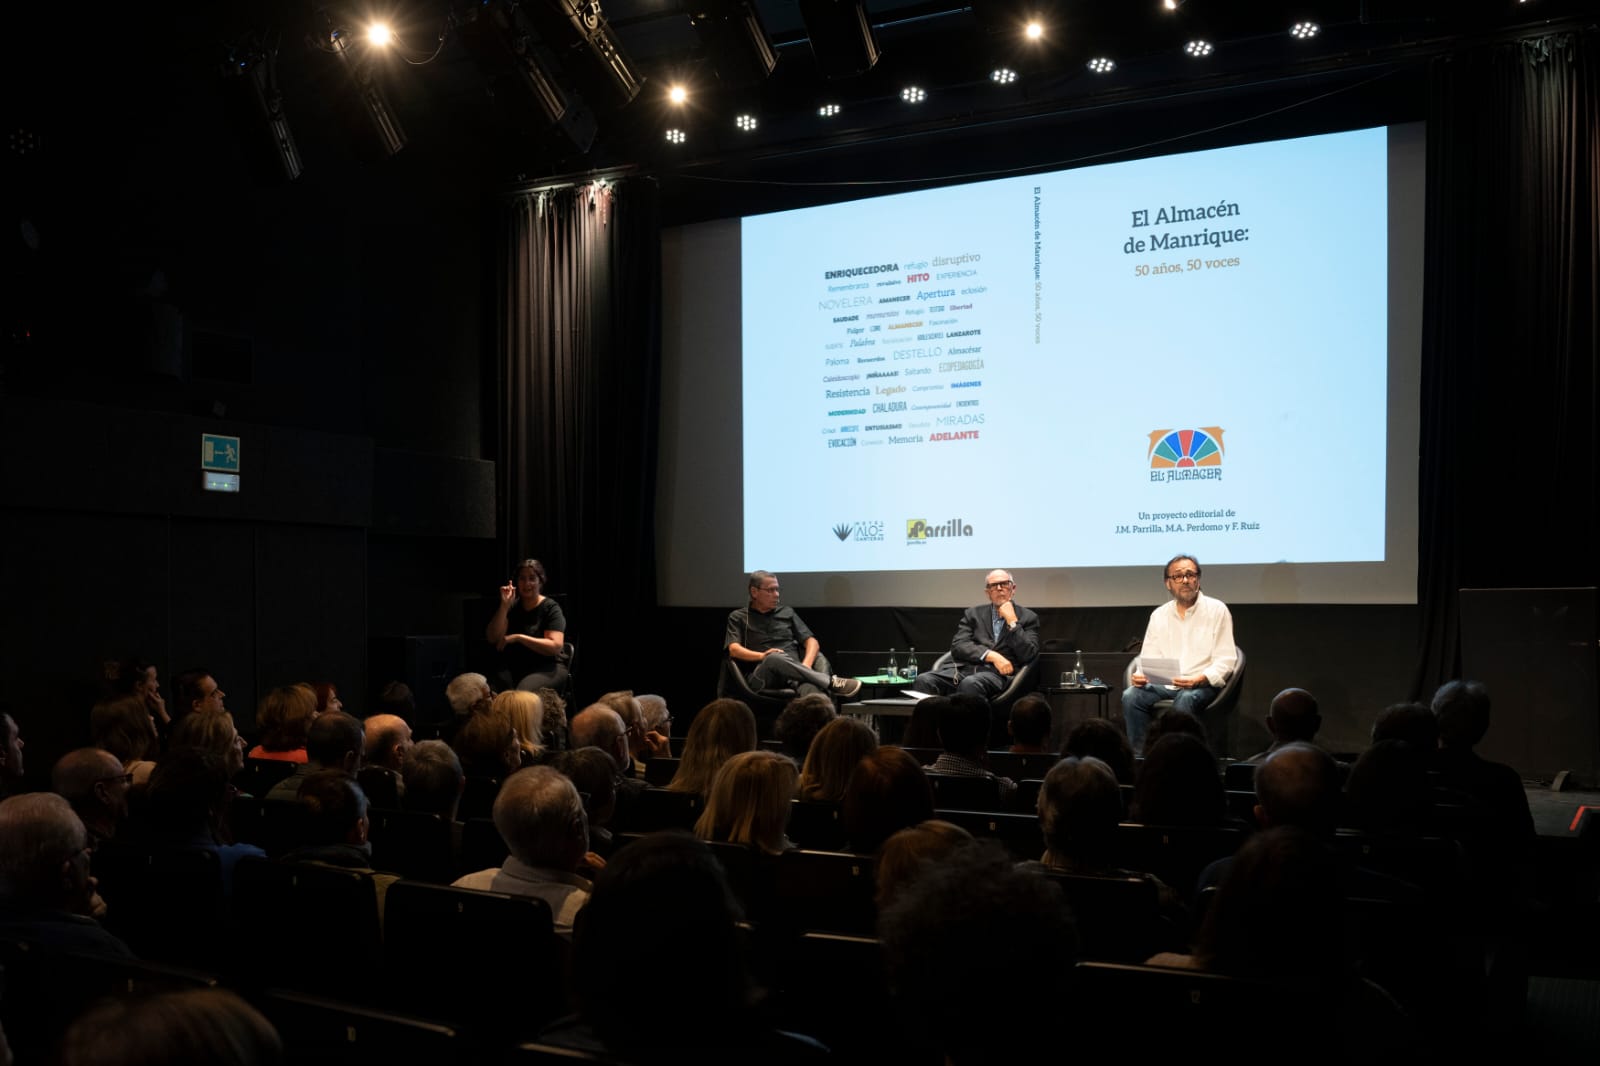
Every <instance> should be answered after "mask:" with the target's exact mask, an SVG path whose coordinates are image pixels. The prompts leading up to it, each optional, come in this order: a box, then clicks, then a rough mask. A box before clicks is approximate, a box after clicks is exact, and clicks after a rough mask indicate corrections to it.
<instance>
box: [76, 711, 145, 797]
mask: <svg viewBox="0 0 1600 1066" xmlns="http://www.w3.org/2000/svg"><path fill="white" fill-rule="evenodd" d="M89 733H90V736H91V737H92V738H93V741H94V746H95V747H97V748H104V749H105V750H106V751H109V752H110V753H111V754H113V755H115V756H116V757H117V760H118V761H119V762H121V763H122V768H123V770H125V771H126V772H128V773H130V774H132V775H133V783H134V784H135V785H136V786H143V785H144V783H145V782H146V781H148V780H149V779H150V771H151V770H154V769H155V768H156V764H155V760H154V759H153V758H150V756H153V755H155V754H156V745H157V738H156V723H155V720H154V719H152V718H151V717H150V710H149V708H148V707H146V706H145V702H144V699H143V698H142V697H139V696H117V697H115V698H113V699H109V700H106V701H105V702H103V703H97V704H95V705H94V710H93V711H92V712H90V715H89Z"/></svg>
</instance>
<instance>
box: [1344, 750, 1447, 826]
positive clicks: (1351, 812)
mask: <svg viewBox="0 0 1600 1066" xmlns="http://www.w3.org/2000/svg"><path fill="white" fill-rule="evenodd" d="M1344 795H1345V805H1344V809H1345V817H1344V818H1343V819H1341V823H1342V824H1343V825H1344V826H1345V827H1347V828H1350V829H1360V830H1362V831H1364V832H1367V833H1375V834H1380V835H1395V836H1422V835H1423V834H1424V833H1425V831H1426V830H1427V827H1428V816H1429V813H1430V810H1431V808H1432V806H1433V789H1432V787H1431V786H1430V785H1429V783H1428V760H1427V757H1426V755H1425V754H1424V753H1423V752H1420V751H1418V750H1417V749H1416V748H1414V747H1412V746H1411V745H1410V744H1407V743H1406V742H1405V741H1403V740H1380V741H1378V743H1376V744H1374V745H1372V747H1370V748H1368V749H1367V750H1366V751H1364V752H1362V753H1361V757H1360V758H1359V759H1357V760H1356V763H1355V766H1353V767H1352V768H1351V770H1350V776H1349V778H1348V779H1347V780H1346V781H1345V786H1344Z"/></svg>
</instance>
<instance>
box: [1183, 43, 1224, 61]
mask: <svg viewBox="0 0 1600 1066" xmlns="http://www.w3.org/2000/svg"><path fill="white" fill-rule="evenodd" d="M1183 50H1184V51H1185V52H1187V53H1189V54H1190V55H1192V56H1194V57H1195V58H1196V59H1199V58H1200V57H1201V56H1208V55H1210V54H1211V53H1212V52H1215V51H1216V50H1217V49H1216V46H1214V45H1213V44H1212V43H1211V42H1210V41H1201V40H1194V41H1190V42H1189V43H1188V44H1186V45H1184V46H1183Z"/></svg>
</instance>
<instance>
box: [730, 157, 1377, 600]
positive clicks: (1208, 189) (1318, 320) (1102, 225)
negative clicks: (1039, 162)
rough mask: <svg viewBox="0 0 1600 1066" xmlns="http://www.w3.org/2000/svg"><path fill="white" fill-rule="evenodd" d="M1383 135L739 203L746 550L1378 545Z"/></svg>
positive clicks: (1250, 555) (841, 556) (970, 552)
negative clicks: (782, 205) (761, 204)
mask: <svg viewBox="0 0 1600 1066" xmlns="http://www.w3.org/2000/svg"><path fill="white" fill-rule="evenodd" d="M1386 143H1387V142H1386V131H1385V130H1383V129H1371V130H1360V131H1355V132H1349V133H1339V134H1332V135H1326V136H1318V137H1307V138H1301V139H1296V140H1287V141H1276V142H1270V143H1265V144H1254V145H1245V146H1239V147H1233V148H1224V149H1218V150H1214V151H1206V152H1196V153H1192V154H1187V155H1172V156H1164V157H1161V158H1156V159H1145V160H1139V161H1136V162H1128V163H1119V164H1112V165H1105V166H1098V167H1092V168H1085V169H1079V170H1071V171H1063V172H1058V173H1053V174H1048V175H1042V176H1031V177H1025V178H1009V179H1003V180H998V181H989V182H983V183H980V184H972V185H965V186H959V187H951V188H943V189H937V190H933V191H927V192H917V193H909V194H904V195H898V196H886V197H880V198H876V199H871V200H862V201H857V202H852V203H844V204H835V205H830V206H825V207H818V208H808V209H805V210H799V211H789V212H783V213H777V214H770V215H760V216H755V217H750V218H746V219H744V220H743V222H742V227H741V233H740V244H741V270H742V319H743V321H742V344H743V351H742V374H743V385H742V387H743V463H744V466H743V478H744V557H745V566H746V567H747V568H748V567H753V566H762V567H765V568H768V569H773V570H779V571H795V572H798V571H810V572H826V571H834V572H839V571H845V572H848V571H863V570H947V569H953V568H974V569H977V568H983V567H988V566H992V565H996V564H995V560H1004V565H1007V566H1011V567H1016V568H1025V567H1067V566H1148V565H1151V560H1156V564H1157V565H1159V562H1160V561H1161V560H1163V559H1165V558H1167V557H1168V556H1170V555H1172V554H1174V553H1176V552H1179V551H1190V552H1195V553H1196V554H1198V555H1200V556H1201V557H1202V558H1204V559H1205V561H1206V562H1207V563H1208V564H1213V563H1275V562H1353V561H1366V560H1381V559H1382V558H1383V553H1384V521H1385V517H1384V503H1385V428H1386V417H1385V416H1386V412H1385V402H1386V380H1387V379H1386V374H1387V359H1388V353H1387V351H1386V344H1387V318H1388V314H1387V296H1386V294H1387V277H1386V272H1387V269H1388V266H1387V264H1388V252H1387V210H1388V208H1387V188H1386V180H1387V160H1386Z"/></svg>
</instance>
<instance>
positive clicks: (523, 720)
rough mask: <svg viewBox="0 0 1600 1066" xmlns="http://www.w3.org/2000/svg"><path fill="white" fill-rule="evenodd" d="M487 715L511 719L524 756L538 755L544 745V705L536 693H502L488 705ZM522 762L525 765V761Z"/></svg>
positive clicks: (517, 691)
mask: <svg viewBox="0 0 1600 1066" xmlns="http://www.w3.org/2000/svg"><path fill="white" fill-rule="evenodd" d="M489 713H491V714H502V715H505V716H506V717H507V718H509V719H511V726H512V728H513V729H515V730H516V731H517V738H518V743H520V744H521V745H522V750H523V753H524V754H525V755H527V756H530V757H531V756H536V755H538V754H539V750H540V748H541V746H542V745H543V743H544V741H543V737H542V733H543V729H544V704H543V702H542V701H541V700H540V699H539V696H538V694H537V693H534V692H522V691H520V690H518V689H512V690H511V691H509V692H502V693H500V695H498V696H496V697H495V698H494V702H493V703H491V704H490V705H489ZM523 762H524V764H526V763H527V759H524V760H523Z"/></svg>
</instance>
